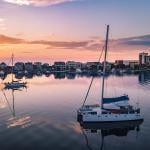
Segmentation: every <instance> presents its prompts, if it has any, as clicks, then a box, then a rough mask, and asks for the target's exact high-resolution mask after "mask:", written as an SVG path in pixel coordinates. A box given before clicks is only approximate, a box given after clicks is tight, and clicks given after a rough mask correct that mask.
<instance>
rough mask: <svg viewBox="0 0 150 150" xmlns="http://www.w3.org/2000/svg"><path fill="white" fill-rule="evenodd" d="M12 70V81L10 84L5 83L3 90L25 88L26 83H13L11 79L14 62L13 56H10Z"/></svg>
mask: <svg viewBox="0 0 150 150" xmlns="http://www.w3.org/2000/svg"><path fill="white" fill-rule="evenodd" d="M11 60H12V69H11V75H12V76H11V77H12V81H11V82H6V83H4V84H5V88H6V89H18V88H23V87H26V84H27V82H20V81H15V80H14V78H13V67H14V65H13V62H14V55H13V54H12V58H11Z"/></svg>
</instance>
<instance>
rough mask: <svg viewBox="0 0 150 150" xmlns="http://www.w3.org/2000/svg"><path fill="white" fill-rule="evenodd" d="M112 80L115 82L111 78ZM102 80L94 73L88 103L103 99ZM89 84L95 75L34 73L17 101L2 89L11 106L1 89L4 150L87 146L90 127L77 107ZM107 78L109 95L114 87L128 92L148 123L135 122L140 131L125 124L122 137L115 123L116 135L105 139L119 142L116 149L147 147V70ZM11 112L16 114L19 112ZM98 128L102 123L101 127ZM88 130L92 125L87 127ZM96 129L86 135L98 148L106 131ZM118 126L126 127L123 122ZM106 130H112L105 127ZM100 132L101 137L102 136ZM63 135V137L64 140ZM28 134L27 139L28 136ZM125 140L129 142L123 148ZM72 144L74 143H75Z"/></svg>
mask: <svg viewBox="0 0 150 150" xmlns="http://www.w3.org/2000/svg"><path fill="white" fill-rule="evenodd" d="M149 74H150V73H149ZM141 76H142V78H141ZM9 78H11V76H8V77H7V78H6V79H5V81H8V80H9ZM39 79H40V80H39ZM114 80H116V81H117V82H113V81H114ZM101 81H102V77H95V79H94V84H93V85H92V87H91V92H90V93H89V97H88V98H87V105H91V104H93V103H94V104H98V103H99V95H100V93H99V91H100V90H97V89H101V86H100V84H99V83H100V82H101ZM90 82H91V77H90V78H87V77H76V78H73V79H67V78H64V79H59V78H55V76H53V75H52V76H50V77H46V76H44V75H43V76H41V77H36V76H35V77H33V78H31V79H28V87H27V89H21V90H15V91H14V103H13V99H12V98H13V97H12V90H4V91H3V92H5V95H6V97H7V100H8V102H9V105H10V106H9V105H8V104H7V101H6V98H5V97H4V94H3V93H2V91H1V102H0V114H1V121H0V126H1V129H0V132H1V136H0V145H1V148H3V149H5V148H10V147H12V146H13V147H15V148H16V149H20V148H23V147H25V148H27V149H43V148H44V149H47V148H49V147H51V148H53V149H70V147H73V149H87V144H86V142H85V137H84V135H83V130H86V128H85V129H84V128H83V127H82V126H83V125H84V124H80V123H79V122H78V121H77V116H76V111H77V110H78V108H79V107H80V106H81V104H82V101H83V98H84V96H85V94H86V91H87V87H88V86H89V84H90ZM106 82H107V90H106V93H105V94H106V96H108V95H111V96H115V93H114V87H115V89H116V90H117V93H122V92H123V91H126V92H127V93H128V94H129V95H130V103H131V104H133V105H136V104H137V103H140V108H141V113H142V115H144V121H143V122H140V124H139V125H138V124H137V125H136V123H135V128H137V129H138V132H137V131H136V130H130V129H131V128H133V127H134V124H133V125H132V123H131V124H130V125H131V127H130V128H129V127H128V126H127V127H125V128H124V126H123V129H122V130H121V131H122V132H123V131H126V132H127V131H128V130H129V131H130V132H129V133H128V134H125V135H124V136H116V135H118V134H121V133H120V132H121V131H120V130H117V129H116V130H115V129H113V128H112V127H113V126H111V130H109V134H110V133H111V132H113V134H111V135H110V136H108V137H106V138H105V140H104V143H105V144H104V145H105V146H104V147H105V149H110V148H113V147H114V145H115V146H116V148H115V149H118V150H119V149H123V150H124V149H129V150H130V149H133V148H135V149H137V150H140V149H142V148H143V149H145V150H146V149H147V147H148V146H149V125H150V122H149V120H150V118H149V105H150V103H149V97H148V96H147V95H148V94H149V88H150V79H149V75H148V73H147V74H140V75H129V76H128V75H126V76H114V75H111V76H109V77H107V78H106ZM122 82H123V84H122ZM72 85H73V86H72ZM2 86H3V84H1V87H2ZM62 89H63V90H62ZM108 89H109V90H108ZM58 91H59V94H58ZM75 91H76V92H75ZM93 91H95V92H94V93H93ZM76 93H78V96H76ZM91 98H92V100H91ZM9 107H11V110H13V108H14V110H15V111H10V109H9ZM12 112H15V115H14V113H12ZM94 126H95V125H94ZM132 126H133V127H132ZM98 127H100V126H99V125H98ZM105 127H106V126H105ZM87 128H88V129H90V128H89V126H88V127H87ZM92 128H93V125H92ZM92 128H91V129H90V130H91V131H92V133H90V132H91V131H90V132H89V131H88V130H86V134H88V136H89V137H88V141H89V143H90V146H91V147H92V148H93V149H99V148H100V146H101V142H102V139H101V136H102V135H101V134H102V133H100V132H99V131H100V130H101V128H99V129H98V130H97V131H98V132H97V133H96V132H94V131H95V129H92ZM117 128H119V127H117ZM120 128H122V126H121V127H120ZM112 129H113V130H112ZM114 130H115V133H114ZM104 131H106V132H108V131H107V130H105V129H104ZM110 131H111V132H110ZM123 133H124V132H123ZM123 133H122V134H123ZM16 134H17V135H21V136H19V138H13V137H14V136H15V135H16ZM97 136H99V138H98V137H97ZM64 137H65V141H64V140H62V139H64ZM27 138H28V140H25V139H27ZM10 139H11V140H10ZM118 141H119V144H118ZM124 142H126V143H130V144H126V146H124V144H123V143H124ZM6 143H7V144H6ZM31 143H35V144H31ZM56 143H57V144H56ZM58 143H59V144H58ZM64 143H65V144H64ZM74 143H76V144H75V145H74ZM108 143H109V144H108ZM31 145H32V146H31ZM104 147H103V148H104Z"/></svg>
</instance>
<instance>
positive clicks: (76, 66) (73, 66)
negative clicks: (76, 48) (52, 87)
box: [66, 61, 82, 71]
mask: <svg viewBox="0 0 150 150" xmlns="http://www.w3.org/2000/svg"><path fill="white" fill-rule="evenodd" d="M81 68H82V63H81V62H75V61H68V62H66V69H67V70H68V71H73V70H74V71H75V70H76V69H81Z"/></svg>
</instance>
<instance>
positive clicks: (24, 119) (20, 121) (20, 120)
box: [2, 89, 31, 128]
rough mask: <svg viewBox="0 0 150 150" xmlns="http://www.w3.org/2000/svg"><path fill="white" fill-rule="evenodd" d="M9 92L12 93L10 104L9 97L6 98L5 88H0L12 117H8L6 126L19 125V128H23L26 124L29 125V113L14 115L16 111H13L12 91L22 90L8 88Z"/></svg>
mask: <svg viewBox="0 0 150 150" xmlns="http://www.w3.org/2000/svg"><path fill="white" fill-rule="evenodd" d="M9 91H10V92H11V95H12V105H11V104H10V101H9V99H8V98H7V95H6V93H5V90H2V93H3V95H4V98H5V100H6V104H7V106H8V108H9V110H10V112H11V114H12V117H10V118H9V119H8V120H7V123H6V124H7V128H11V127H18V126H20V127H21V128H25V127H27V126H29V125H30V123H31V117H30V116H29V115H22V116H18V115H16V111H15V95H14V92H15V91H22V89H12V90H9Z"/></svg>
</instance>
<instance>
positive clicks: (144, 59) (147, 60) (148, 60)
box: [139, 52, 150, 65]
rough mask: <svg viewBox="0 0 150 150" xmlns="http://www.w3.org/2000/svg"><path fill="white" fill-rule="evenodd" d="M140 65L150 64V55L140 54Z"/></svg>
mask: <svg viewBox="0 0 150 150" xmlns="http://www.w3.org/2000/svg"><path fill="white" fill-rule="evenodd" d="M139 64H140V65H146V64H150V55H148V53H144V52H142V53H140V54H139Z"/></svg>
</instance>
